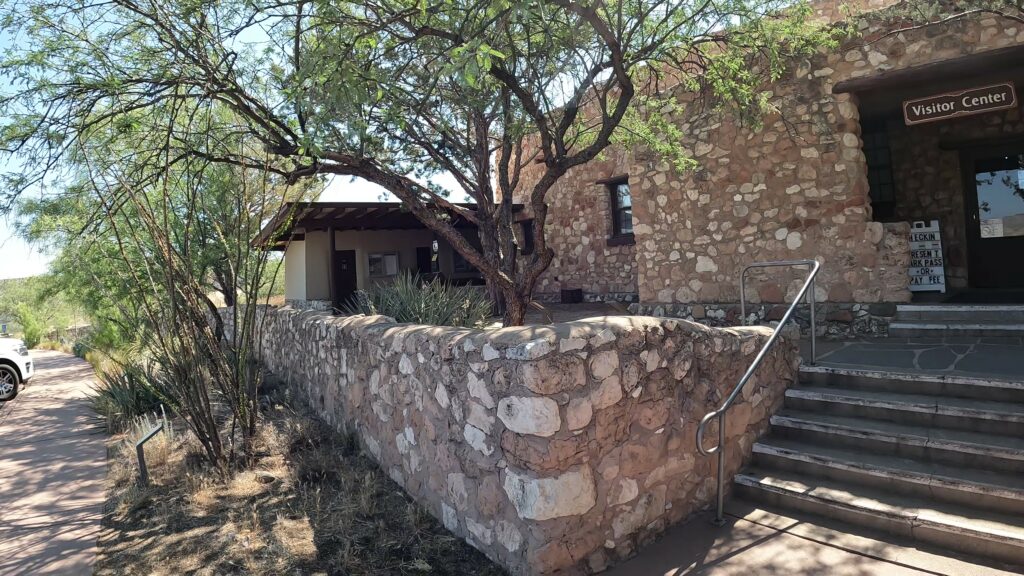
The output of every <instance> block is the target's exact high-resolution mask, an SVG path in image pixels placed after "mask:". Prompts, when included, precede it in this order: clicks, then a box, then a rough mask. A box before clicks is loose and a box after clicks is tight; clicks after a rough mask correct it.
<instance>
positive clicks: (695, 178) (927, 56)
mask: <svg viewBox="0 0 1024 576" xmlns="http://www.w3.org/2000/svg"><path fill="white" fill-rule="evenodd" d="M813 7H814V10H815V13H816V14H817V16H818V17H819V18H821V19H823V20H826V21H836V20H838V19H841V18H843V17H845V15H847V14H848V13H849V11H848V9H849V8H853V9H854V10H855V11H856V10H858V9H860V10H862V11H866V12H868V14H864V15H863V18H861V19H860V20H859V21H858V24H857V30H858V33H857V35H855V37H853V38H850V39H848V40H846V41H844V42H843V43H842V44H841V45H840V46H838V47H837V48H835V49H833V50H830V51H828V52H825V51H822V52H821V53H819V54H818V55H816V56H814V57H812V58H809V59H806V60H803V61H800V62H793V64H792V66H791V69H790V71H789V73H788V74H786V75H784V76H783V77H782V78H780V79H779V80H778V81H776V82H774V83H773V84H771V85H770V86H765V89H766V90H767V91H769V96H770V98H769V100H770V105H771V107H772V108H773V109H774V110H777V112H775V113H769V114H767V115H766V116H765V117H763V118H762V124H761V126H757V127H753V126H750V125H743V124H742V123H741V122H740V121H739V120H738V119H737V118H736V117H735V115H734V114H732V113H731V112H729V111H716V110H714V109H710V108H708V107H704V106H693V107H690V109H689V110H688V111H687V112H685V113H681V114H679V115H678V116H676V117H674V118H671V120H672V121H673V122H674V123H675V124H676V125H677V126H678V127H679V128H680V130H681V132H682V133H683V134H685V135H686V141H685V143H684V144H685V147H686V148H687V149H688V151H689V152H690V154H691V155H692V157H693V158H694V159H695V160H696V161H697V163H698V168H697V169H695V170H691V171H687V172H677V171H676V170H675V169H673V168H672V167H671V166H670V165H669V163H668V162H666V161H664V160H663V159H661V158H660V157H657V156H656V155H654V154H652V153H651V152H650V151H648V150H645V149H644V148H642V147H636V148H633V149H630V150H623V149H619V148H613V149H612V150H610V151H609V152H608V153H607V155H606V159H605V160H604V161H603V162H598V163H593V164H588V165H586V166H583V167H579V168H576V169H574V170H573V171H571V172H570V174H569V175H568V176H567V177H566V178H565V179H564V180H563V182H560V183H559V184H558V185H557V186H556V187H555V188H553V189H552V191H551V193H550V200H549V201H550V203H551V206H552V211H551V214H552V220H551V222H549V228H548V234H549V236H551V237H552V240H551V243H552V245H553V246H554V247H555V250H556V254H557V256H556V259H555V261H554V262H553V264H552V266H551V268H550V269H549V270H548V271H547V272H546V273H545V275H544V278H543V280H542V282H541V289H542V290H543V291H549V290H557V289H559V288H578V287H581V288H583V289H584V290H585V291H593V292H594V294H593V295H592V296H593V297H594V298H597V297H600V293H601V291H618V290H624V289H628V288H629V287H630V286H632V285H633V277H635V286H636V291H637V295H638V300H639V304H640V308H641V309H646V310H652V309H654V308H656V307H661V309H663V310H666V311H668V310H673V309H676V310H679V309H683V308H686V307H691V306H692V307H696V306H698V305H709V306H708V308H707V312H711V311H712V310H716V309H722V308H723V307H724V306H728V305H733V304H735V303H736V302H737V301H738V300H739V281H738V279H739V274H740V270H741V269H742V268H743V266H745V265H747V264H749V263H752V262H758V261H766V260H789V259H816V260H818V261H819V262H821V263H822V267H823V268H822V273H821V275H820V277H819V282H818V300H819V301H821V302H829V303H831V304H834V305H836V306H834V307H832V308H829V309H828V312H827V313H832V312H835V315H834V317H833V320H830V321H829V322H830V326H832V327H831V328H830V330H832V331H834V332H836V333H863V332H860V330H861V329H866V330H867V331H868V333H873V334H877V333H880V332H884V324H885V320H884V318H885V317H884V316H875V315H873V314H871V315H870V316H871V318H872V319H870V320H864V319H865V318H867V317H868V314H869V313H868V312H865V311H864V310H865V308H864V307H866V306H868V305H873V304H878V303H897V302H905V301H907V300H909V298H910V292H909V290H908V282H909V277H908V270H907V269H908V266H909V261H910V250H909V242H908V234H909V227H908V221H910V220H918V219H930V218H939V219H941V221H942V226H943V232H944V238H943V241H944V248H945V252H946V253H945V257H946V262H947V268H946V269H947V274H948V284H949V285H950V286H951V287H954V288H955V287H963V286H965V285H966V283H967V277H966V275H967V268H966V246H965V242H966V239H965V231H964V218H965V216H964V212H965V211H964V207H963V196H962V183H961V179H960V176H959V155H958V154H959V153H958V152H957V151H956V149H955V148H956V146H955V143H956V142H957V141H961V140H964V141H966V140H972V139H986V138H987V139H996V138H1000V137H1002V138H1005V137H1007V136H1012V135H1018V136H1019V135H1022V134H1024V120H1022V118H1021V111H1020V109H1012V110H1009V111H1005V112H1000V113H989V114H985V115H979V116H972V117H968V118H962V119H957V120H951V121H943V122H936V123H932V124H926V125H921V126H914V127H909V128H908V127H905V126H901V124H900V121H899V118H898V117H897V118H896V119H895V120H893V121H892V122H890V125H891V126H890V139H891V143H892V148H893V158H892V159H893V167H894V177H895V180H896V202H895V212H894V217H893V218H892V220H894V221H892V222H884V223H883V222H880V221H876V218H875V215H874V214H873V211H872V206H871V201H870V198H869V190H868V181H867V165H866V160H865V156H864V153H863V151H862V145H863V141H862V138H861V133H862V131H861V120H862V112H863V117H865V118H866V117H868V116H869V115H871V114H874V115H875V117H878V115H879V113H878V112H871V111H870V110H869V109H867V108H865V109H864V110H862V108H864V107H865V106H867V102H866V99H867V96H865V101H864V102H858V100H857V97H855V96H853V95H850V94H834V93H833V87H834V86H835V85H836V84H837V83H838V82H841V81H844V80H850V79H855V78H861V77H865V76H870V75H875V74H880V73H886V72H891V71H896V70H905V69H908V68H913V67H919V66H925V65H928V64H932V63H936V62H942V61H946V60H951V59H955V58H958V57H962V56H967V55H971V54H978V53H982V52H985V51H990V50H997V49H1001V48H1006V47H1009V46H1014V45H1019V44H1021V43H1024V25H1022V24H1021V23H1019V22H1014V21H1012V20H1010V19H1005V18H1004V19H1000V18H997V17H995V16H992V15H990V14H985V13H976V14H970V15H966V16H964V17H962V18H955V19H950V20H949V21H948V22H945V23H942V24H936V25H930V26H923V27H914V24H916V22H915V21H914V18H916V17H920V16H919V15H918V16H914V14H917V12H915V11H914V10H913V8H914V6H913V3H912V2H896V1H894V0H861V1H855V2H846V1H840V0H827V1H820V2H815V3H814V6H813ZM897 27H910V28H912V29H909V30H906V31H903V32H900V33H898V34H890V32H891V31H892V30H893V29H895V28H897ZM942 79H943V77H942V72H941V71H936V82H937V83H936V85H935V86H936V87H929V86H927V85H922V86H921V87H920V93H918V94H916V95H918V96H927V95H929V94H933V93H936V92H942V91H944V90H943V89H940V88H937V87H938V86H939V84H938V82H940V81H941V80H942ZM908 94H910V95H914V93H913V92H912V91H910V92H908ZM672 96H674V97H676V98H678V99H679V100H680V101H684V102H685V101H688V100H693V98H694V96H693V95H692V94H688V93H685V92H683V89H682V88H679V89H677V90H676V91H675V92H674V93H673V94H672ZM875 104H876V109H878V103H877V102H876V103H875ZM890 104H891V105H890V109H891V111H892V112H894V113H898V103H896V104H893V103H890ZM943 142H945V143H953V145H949V146H944V148H945V149H942V148H943V147H940V143H943ZM538 169H539V168H536V167H535V168H533V169H532V170H533V172H528V173H527V174H526V177H525V178H524V181H523V187H522V189H523V190H529V189H530V183H531V179H530V177H529V176H530V174H534V173H535V172H536V171H537V170H538ZM617 175H628V176H629V182H630V185H631V190H632V195H633V229H634V231H635V245H634V246H630V247H629V251H628V253H627V252H623V249H624V247H621V246H613V245H611V243H610V242H609V227H610V216H609V215H608V205H609V199H608V194H607V191H606V189H605V186H604V185H603V184H600V181H601V180H603V179H606V178H609V177H612V176H617ZM519 200H521V199H519ZM630 255H632V260H630V259H629V258H630ZM626 274H629V275H632V277H629V278H627V277H626ZM799 276H800V275H799V274H795V273H791V272H788V271H785V270H781V269H774V270H770V271H765V272H758V273H756V274H754V275H753V277H752V279H751V282H750V284H749V287H750V290H749V293H748V298H749V299H750V301H752V302H753V303H755V304H757V303H763V304H765V305H766V310H770V309H771V305H773V304H779V303H782V302H787V301H790V300H791V299H792V297H793V295H794V293H795V291H796V290H797V289H798V286H799V283H800V279H799ZM612 296H615V295H612ZM616 297H617V296H616ZM854 305H861V306H862V308H860V309H854V308H853V306H854ZM700 315H701V314H700V312H697V313H694V314H692V315H691V316H692V317H693V318H695V319H700V318H699V316H700ZM765 316H767V313H766V314H765ZM848 317H849V318H850V319H849V320H847V318H848ZM705 318H706V319H707V320H713V319H712V318H711V317H710V316H706V317H705ZM701 320H702V321H704V319H701Z"/></svg>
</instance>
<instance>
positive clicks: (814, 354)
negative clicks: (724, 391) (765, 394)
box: [697, 260, 821, 526]
mask: <svg viewBox="0 0 1024 576" xmlns="http://www.w3.org/2000/svg"><path fill="white" fill-rule="evenodd" d="M776 266H807V279H806V280H804V283H803V285H802V286H801V287H800V290H799V291H798V292H797V294H796V297H795V298H793V303H792V304H790V305H789V307H788V308H787V309H786V312H785V313H784V314H783V315H782V319H780V320H779V323H778V325H777V326H776V328H775V330H774V331H773V332H772V334H771V336H769V337H768V341H767V342H765V343H764V345H763V346H762V347H761V351H760V352H758V353H757V356H756V357H755V358H754V361H753V362H752V363H751V364H750V366H749V367H748V368H747V371H746V372H745V373H744V374H743V377H742V378H740V381H739V383H737V384H736V387H735V388H733V390H732V392H730V393H729V396H728V397H727V398H726V399H725V401H724V402H722V405H721V406H720V407H719V408H718V409H716V410H713V411H711V412H708V413H707V414H705V415H704V418H702V419H701V421H700V424H699V425H698V426H697V451H698V452H700V453H701V454H703V455H704V456H710V455H712V454H715V453H716V452H717V453H718V454H717V455H718V471H717V472H718V474H717V475H718V477H717V478H716V485H717V488H718V490H717V495H716V496H717V502H716V507H715V518H714V520H713V522H714V524H716V525H718V526H721V525H722V524H724V523H725V482H724V480H725V454H723V452H724V451H725V426H726V423H725V416H726V413H727V412H728V410H729V407H730V406H732V403H733V402H734V401H735V400H736V397H737V396H739V394H740V392H741V391H742V390H743V387H744V386H745V385H746V384H747V382H748V381H749V380H750V379H751V377H753V375H754V373H755V372H756V371H757V368H758V367H759V366H760V365H761V361H762V360H764V358H765V356H766V355H767V354H768V351H769V350H771V347H772V346H773V345H774V344H775V341H776V340H778V339H779V336H780V335H781V334H782V329H783V328H784V327H785V326H786V323H787V322H789V321H790V320H791V319H792V318H793V316H794V313H795V312H796V309H797V307H798V306H799V305H800V303H801V302H803V301H804V298H805V297H806V298H807V301H808V302H809V303H810V306H811V364H814V363H815V362H817V359H818V349H817V348H818V346H817V331H818V330H817V327H818V326H817V317H816V311H815V308H817V297H816V295H815V293H814V279H815V277H816V276H817V275H818V272H819V270H820V269H821V263H820V262H818V261H816V260H779V261H774V262H756V263H754V264H749V265H747V266H745V267H744V268H743V270H742V271H741V272H740V315H741V316H742V318H743V319H742V325H746V324H747V303H746V300H747V294H746V292H747V278H746V275H747V271H748V270H750V269H751V268H770V267H776ZM808 291H809V292H810V293H808ZM713 419H717V420H718V445H717V446H715V447H714V448H711V449H705V448H704V429H705V427H706V426H707V425H708V424H709V423H710V421H711V420H713Z"/></svg>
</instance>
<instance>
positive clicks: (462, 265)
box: [452, 250, 477, 274]
mask: <svg viewBox="0 0 1024 576" xmlns="http://www.w3.org/2000/svg"><path fill="white" fill-rule="evenodd" d="M452 271H453V272H455V273H456V274H470V273H473V272H476V271H477V270H476V268H475V267H473V265H472V264H470V263H469V261H468V260H466V259H465V258H463V257H462V254H459V252H458V250H452Z"/></svg>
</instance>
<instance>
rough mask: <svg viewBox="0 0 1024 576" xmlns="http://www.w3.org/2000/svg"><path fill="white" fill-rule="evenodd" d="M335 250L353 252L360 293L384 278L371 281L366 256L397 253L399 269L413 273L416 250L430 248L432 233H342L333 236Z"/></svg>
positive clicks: (397, 231) (424, 231)
mask: <svg viewBox="0 0 1024 576" xmlns="http://www.w3.org/2000/svg"><path fill="white" fill-rule="evenodd" d="M334 238H335V247H336V248H337V249H338V250H355V251H356V275H357V276H358V278H357V282H358V284H357V285H358V286H359V289H360V290H363V289H365V288H367V287H368V286H370V285H372V284H373V283H374V282H379V281H381V280H384V279H385V278H370V269H369V256H370V254H372V253H378V252H397V253H398V266H399V268H400V269H402V270H413V271H415V270H416V248H417V247H418V246H430V244H431V242H433V240H434V234H433V233H432V232H431V231H429V230H344V231H336V232H335V233H334Z"/></svg>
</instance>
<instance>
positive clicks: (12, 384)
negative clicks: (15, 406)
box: [0, 364, 19, 402]
mask: <svg viewBox="0 0 1024 576" xmlns="http://www.w3.org/2000/svg"><path fill="white" fill-rule="evenodd" d="M18 380H19V378H18V373H17V372H16V371H15V370H14V368H11V367H10V366H7V365H6V364H0V402H7V401H8V400H14V397H15V396H17V395H18V384H19V382H18Z"/></svg>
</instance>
